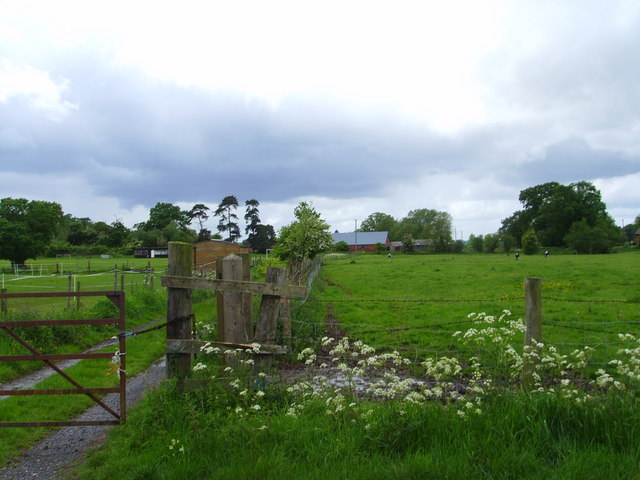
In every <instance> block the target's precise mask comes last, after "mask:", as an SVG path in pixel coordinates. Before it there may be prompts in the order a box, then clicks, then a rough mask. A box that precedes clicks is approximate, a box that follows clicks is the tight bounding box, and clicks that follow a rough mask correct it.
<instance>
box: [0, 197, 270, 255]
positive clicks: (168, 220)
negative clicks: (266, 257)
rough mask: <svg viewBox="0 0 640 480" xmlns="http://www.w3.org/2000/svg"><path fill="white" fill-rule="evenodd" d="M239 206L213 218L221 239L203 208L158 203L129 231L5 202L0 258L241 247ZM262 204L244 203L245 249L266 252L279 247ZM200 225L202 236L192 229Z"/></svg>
mask: <svg viewBox="0 0 640 480" xmlns="http://www.w3.org/2000/svg"><path fill="white" fill-rule="evenodd" d="M239 206H240V205H239V202H238V200H237V198H236V197H235V196H233V195H229V196H226V197H224V199H223V200H222V201H221V202H220V204H219V205H218V207H217V208H216V210H214V211H213V212H212V215H213V216H215V217H219V222H218V225H217V230H218V232H217V233H212V232H211V231H210V230H208V229H207V228H205V227H204V222H206V221H207V220H208V219H209V216H210V213H211V210H210V208H209V207H207V206H206V205H204V204H202V203H199V204H196V205H194V206H193V207H192V208H191V209H190V210H181V209H180V208H179V207H178V206H176V205H173V204H171V203H166V202H158V203H156V205H155V206H153V207H152V208H151V209H150V211H149V218H148V220H146V221H144V222H140V223H138V224H136V225H134V226H133V228H132V229H130V228H127V227H126V226H125V225H124V224H123V223H122V222H121V221H120V220H115V221H114V222H112V223H106V222H103V221H98V222H94V221H93V220H91V219H90V218H87V217H74V216H73V215H71V214H65V213H64V212H63V210H62V207H61V205H60V204H58V203H56V202H48V201H41V200H28V199H25V198H3V199H0V258H3V259H7V260H11V262H12V263H13V264H14V265H22V264H24V263H25V262H26V260H27V259H29V258H36V257H38V256H51V257H53V256H56V255H65V254H69V255H100V254H106V253H109V254H115V255H128V254H131V253H133V251H134V250H135V249H136V248H138V247H142V246H147V247H163V246H166V245H167V244H168V242H171V241H185V242H195V241H199V240H207V239H214V238H216V239H223V235H224V240H227V241H231V242H237V241H238V240H239V239H240V237H241V234H240V224H239V220H238V215H237V214H236V211H237V209H238V208H239ZM259 206H260V203H259V202H258V200H255V199H250V200H246V201H245V214H244V221H245V227H244V233H245V235H246V240H245V243H246V244H247V245H248V246H249V247H250V248H252V249H253V250H254V251H258V252H264V251H265V250H266V249H268V248H271V247H272V246H273V244H274V242H275V238H276V234H275V230H274V228H273V226H271V225H264V224H262V222H261V221H260V211H259ZM192 225H197V227H198V228H197V230H196V229H195V228H192Z"/></svg>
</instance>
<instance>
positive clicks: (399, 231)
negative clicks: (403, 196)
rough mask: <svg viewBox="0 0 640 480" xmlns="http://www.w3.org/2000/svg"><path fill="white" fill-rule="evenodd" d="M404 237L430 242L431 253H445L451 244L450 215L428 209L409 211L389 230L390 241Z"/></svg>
mask: <svg viewBox="0 0 640 480" xmlns="http://www.w3.org/2000/svg"><path fill="white" fill-rule="evenodd" d="M406 235H411V236H412V237H413V238H414V239H415V238H424V239H426V240H431V244H432V249H433V251H435V252H446V251H447V250H449V246H450V245H451V244H452V243H453V236H452V234H451V215H449V214H448V213H446V212H439V211H438V210H433V209H429V208H419V209H416V210H411V211H410V212H409V214H408V215H407V216H406V217H404V218H403V219H402V220H400V222H397V223H396V225H395V226H394V227H393V229H392V230H391V238H392V239H395V238H404V237H405V236H406Z"/></svg>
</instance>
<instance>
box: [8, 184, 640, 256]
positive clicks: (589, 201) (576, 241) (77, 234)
mask: <svg viewBox="0 0 640 480" xmlns="http://www.w3.org/2000/svg"><path fill="white" fill-rule="evenodd" d="M519 200H520V202H521V203H522V209H521V210H518V211H516V212H514V213H513V215H511V216H510V217H508V218H506V219H504V220H502V225H501V227H500V229H499V230H498V232H496V233H495V234H488V235H484V236H482V235H479V236H475V235H471V236H470V237H469V241H468V244H467V245H466V248H467V249H471V250H474V251H486V252H493V251H496V250H498V249H502V250H503V251H511V250H513V249H515V248H518V249H522V250H523V251H524V252H525V253H535V252H536V251H537V249H538V248H540V247H541V246H544V247H565V248H570V249H572V250H575V251H576V252H577V253H605V252H608V251H610V249H611V247H613V246H615V245H621V244H623V243H624V242H625V240H626V241H629V242H631V241H633V240H635V232H636V231H637V230H638V229H640V215H639V216H638V217H636V219H635V223H634V224H632V225H631V224H630V225H627V226H626V227H625V228H620V227H617V226H616V224H615V222H614V220H613V218H611V216H610V215H609V214H608V213H607V211H606V206H605V204H604V203H603V202H602V198H601V194H600V192H599V191H598V190H597V189H596V188H595V187H594V186H593V185H592V184H591V183H589V182H577V183H571V184H569V185H561V184H559V183H557V182H549V183H545V184H542V185H537V186H535V187H531V188H527V189H525V190H522V191H521V192H520V196H519ZM259 206H260V203H259V202H258V201H257V200H255V199H250V200H246V201H245V202H244V207H245V213H244V217H243V218H244V233H245V235H246V240H245V244H246V245H247V246H248V247H250V248H251V249H252V250H253V251H256V252H265V251H266V250H267V249H270V248H273V249H274V253H275V254H276V255H278V256H279V257H280V258H281V259H283V260H288V261H298V260H300V259H302V258H304V257H307V258H312V257H313V256H315V255H317V254H318V253H321V252H323V251H327V250H330V249H331V248H335V247H334V245H333V241H332V238H331V234H330V233H329V225H328V224H327V223H326V221H324V220H323V219H322V217H321V215H320V213H318V212H317V211H316V210H315V208H314V207H313V205H310V204H308V203H306V202H301V203H300V204H299V205H298V206H297V207H296V208H295V210H294V216H295V218H296V219H295V220H294V221H293V222H292V223H291V224H290V225H287V226H285V227H282V229H281V230H280V232H279V235H278V236H277V237H276V232H275V231H274V228H273V226H271V225H264V224H262V222H261V221H260V211H259ZM239 207H240V204H239V202H238V199H237V198H236V197H235V196H234V195H229V196H226V197H224V198H223V199H222V201H221V202H220V204H218V206H217V208H216V209H215V210H214V211H213V212H211V209H210V208H209V207H207V206H206V205H205V204H202V203H198V204H196V205H194V206H193V207H192V208H191V209H190V210H181V209H180V208H179V207H178V206H176V205H173V204H171V203H164V202H158V203H156V205H155V206H154V207H152V208H151V209H150V211H149V219H148V220H146V221H144V222H140V223H138V224H136V225H134V227H133V229H129V228H127V227H126V226H125V225H123V224H122V222H121V221H120V220H116V221H114V222H112V223H110V224H107V223H106V222H94V221H92V220H91V219H89V218H78V217H74V216H72V215H69V214H65V213H64V212H63V211H62V207H61V206H60V205H59V204H58V203H55V202H47V201H41V200H27V199H24V198H16V199H14V198H3V199H1V200H0V258H2V259H7V260H11V261H12V262H13V263H14V264H24V263H25V261H26V260H27V259H29V258H36V257H38V256H56V255H59V254H71V255H98V254H102V253H112V254H113V253H115V254H124V255H127V254H131V253H133V250H134V249H135V248H137V247H142V246H147V247H150V246H153V247H163V246H166V245H167V244H168V242H170V241H186V242H195V241H198V240H207V239H213V238H218V239H224V240H227V241H231V242H237V241H239V240H240V238H241V229H240V223H239V221H240V220H239V217H238V213H236V212H237V210H238V208H239ZM210 215H213V216H214V217H217V218H218V224H217V233H215V234H214V233H212V232H211V231H210V230H208V229H207V228H205V226H204V225H205V222H206V221H207V220H208V219H209V217H210ZM194 224H195V225H197V226H198V229H197V230H196V229H195V228H192V225H194ZM359 231H362V232H373V231H388V232H389V235H390V238H391V239H392V240H394V241H402V243H403V249H404V250H405V251H411V250H412V248H413V242H414V241H415V240H417V239H425V240H427V241H428V250H430V251H432V252H435V253H438V252H448V251H452V252H460V251H462V250H463V248H465V245H464V243H463V242H462V241H461V240H456V241H454V239H453V238H452V219H451V215H449V214H448V213H446V212H440V211H437V210H433V209H427V208H421V209H416V210H411V211H410V212H409V213H408V215H407V216H406V217H404V218H401V219H395V218H394V217H392V216H391V215H388V214H385V213H381V212H375V213H372V214H371V215H369V216H368V217H367V218H366V219H365V220H364V221H363V222H362V223H361V224H360V228H359Z"/></svg>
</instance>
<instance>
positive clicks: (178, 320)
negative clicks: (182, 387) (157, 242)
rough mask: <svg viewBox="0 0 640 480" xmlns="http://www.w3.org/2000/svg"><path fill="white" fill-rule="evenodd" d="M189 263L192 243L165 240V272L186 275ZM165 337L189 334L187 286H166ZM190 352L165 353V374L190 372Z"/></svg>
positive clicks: (189, 294)
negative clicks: (166, 263) (166, 258)
mask: <svg viewBox="0 0 640 480" xmlns="http://www.w3.org/2000/svg"><path fill="white" fill-rule="evenodd" d="M192 265H193V245H192V244H190V243H185V242H169V268H168V274H169V275H175V276H179V277H190V276H191V266H192ZM167 295H168V300H167V339H189V338H191V331H192V329H191V323H192V321H191V290H190V289H186V288H168V289H167ZM191 357H192V354H190V353H167V377H168V378H172V377H186V376H189V374H190V373H191Z"/></svg>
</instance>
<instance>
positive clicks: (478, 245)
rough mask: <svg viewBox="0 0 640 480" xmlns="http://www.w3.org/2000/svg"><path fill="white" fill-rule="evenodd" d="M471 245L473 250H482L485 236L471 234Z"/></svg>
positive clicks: (478, 251)
mask: <svg viewBox="0 0 640 480" xmlns="http://www.w3.org/2000/svg"><path fill="white" fill-rule="evenodd" d="M469 246H470V247H471V250H472V251H474V252H477V253H480V252H482V250H483V249H484V237H483V236H482V235H477V236H476V235H474V234H473V233H472V234H471V235H469Z"/></svg>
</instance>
